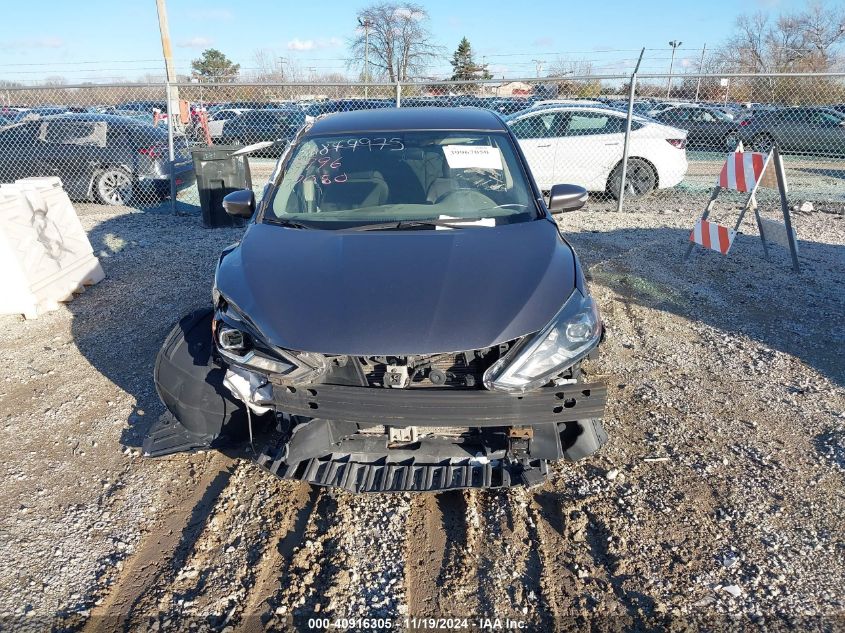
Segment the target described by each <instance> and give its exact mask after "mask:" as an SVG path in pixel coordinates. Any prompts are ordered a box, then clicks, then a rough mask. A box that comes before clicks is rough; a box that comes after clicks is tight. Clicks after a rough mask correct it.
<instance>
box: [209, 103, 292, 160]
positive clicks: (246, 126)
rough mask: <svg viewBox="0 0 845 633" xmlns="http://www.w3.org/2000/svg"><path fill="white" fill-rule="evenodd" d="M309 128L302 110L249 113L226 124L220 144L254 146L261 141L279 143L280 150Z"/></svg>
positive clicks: (266, 110)
mask: <svg viewBox="0 0 845 633" xmlns="http://www.w3.org/2000/svg"><path fill="white" fill-rule="evenodd" d="M304 124H305V112H303V111H302V109H301V108H298V107H296V108H284V109H271V108H263V109H261V110H249V111H248V112H244V113H243V114H239V115H238V116H236V117H234V118H233V119H229V120H227V121H225V122H224V123H223V131H222V133H221V134H220V142H221V143H223V144H231V145H251V144H253V143H258V142H260V141H275V142H277V143H278V145H277V146H276V150H275V151H278V148H280V147H282V146H283V145H284V144H285V142H287V141H290V140H291V139H293V137H294V136H295V135H296V133H297V131H299V129H300V128H301V127H302V126H303V125H304Z"/></svg>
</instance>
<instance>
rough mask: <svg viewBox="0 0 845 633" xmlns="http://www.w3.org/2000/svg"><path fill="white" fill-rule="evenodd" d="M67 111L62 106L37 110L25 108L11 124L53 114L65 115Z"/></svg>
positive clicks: (16, 115)
mask: <svg viewBox="0 0 845 633" xmlns="http://www.w3.org/2000/svg"><path fill="white" fill-rule="evenodd" d="M66 112H68V109H67V108H65V107H64V106H44V107H39V108H26V109H22V110H19V111H18V112H17V113H16V114H15V116H14V117H13V118H12V123H20V122H21V121H25V120H27V119H37V118H39V117H43V116H50V115H53V114H65V113H66Z"/></svg>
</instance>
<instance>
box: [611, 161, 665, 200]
mask: <svg viewBox="0 0 845 633" xmlns="http://www.w3.org/2000/svg"><path fill="white" fill-rule="evenodd" d="M625 180H626V181H627V182H626V185H627V186H626V188H625V195H626V196H628V197H631V198H640V197H642V196H645V195H647V194H649V193H651V192H652V191H654V189H655V188H656V187H657V173H656V172H655V171H654V167H652V166H651V164H650V163H649V162H648V161H646V160H643V159H642V158H629V159H628V172H627V174H626V177H625ZM621 181H622V163H619V164H618V165H617V166H616V167H614V169H613V171H612V172H610V178H608V179H607V192H608V193H609V194H610V195H611V196H613V197H614V198H618V197H619V185H620V183H621Z"/></svg>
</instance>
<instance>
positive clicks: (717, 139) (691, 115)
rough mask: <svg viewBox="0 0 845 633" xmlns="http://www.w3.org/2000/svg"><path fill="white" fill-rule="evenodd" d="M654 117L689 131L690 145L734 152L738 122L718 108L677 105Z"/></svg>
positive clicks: (688, 140) (688, 144) (737, 137)
mask: <svg viewBox="0 0 845 633" xmlns="http://www.w3.org/2000/svg"><path fill="white" fill-rule="evenodd" d="M654 119H656V120H657V121H660V122H661V123H665V124H666V125H671V126H672V127H676V128H679V129H682V130H686V131H687V146H688V147H693V146H696V147H706V148H710V149H719V150H725V151H729V152H732V151H734V150H735V149H736V144H737V140H738V139H739V136H738V133H737V124H736V123H734V121H733V119H732V118H731V117H729V116H728V115H726V114H725V113H724V112H722V111H721V110H719V109H718V108H712V107H708V106H677V107H674V108H669V109H668V110H663V111H662V112H659V113H658V114H656V115H654Z"/></svg>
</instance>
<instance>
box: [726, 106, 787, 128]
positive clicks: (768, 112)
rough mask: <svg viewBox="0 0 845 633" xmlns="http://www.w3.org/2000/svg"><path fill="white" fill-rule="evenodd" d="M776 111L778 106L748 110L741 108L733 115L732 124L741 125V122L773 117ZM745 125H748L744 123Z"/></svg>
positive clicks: (756, 107) (754, 107) (755, 107)
mask: <svg viewBox="0 0 845 633" xmlns="http://www.w3.org/2000/svg"><path fill="white" fill-rule="evenodd" d="M777 110H778V106H772V105H757V106H753V107H750V108H745V107H743V108H740V109H739V110H738V111H737V113H736V114H735V115H734V123H736V124H737V125H743V121H748V120H750V119H753V118H754V117H759V118H763V119H765V118H766V117H770V116H772V115H774V113H775V112H777ZM745 125H748V123H745Z"/></svg>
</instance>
